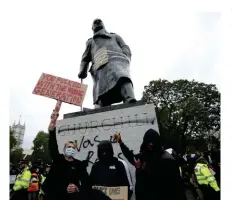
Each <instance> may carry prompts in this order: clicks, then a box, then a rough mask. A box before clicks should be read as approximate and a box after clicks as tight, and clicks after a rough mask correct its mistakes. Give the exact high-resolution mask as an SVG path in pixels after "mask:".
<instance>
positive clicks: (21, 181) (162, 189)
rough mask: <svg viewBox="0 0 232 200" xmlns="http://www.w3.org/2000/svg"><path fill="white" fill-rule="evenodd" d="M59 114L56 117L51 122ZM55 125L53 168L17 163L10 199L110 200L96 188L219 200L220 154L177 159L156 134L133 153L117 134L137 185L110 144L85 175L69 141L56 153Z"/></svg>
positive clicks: (139, 199) (142, 198)
mask: <svg viewBox="0 0 232 200" xmlns="http://www.w3.org/2000/svg"><path fill="white" fill-rule="evenodd" d="M53 117H55V118H57V116H54V115H52V118H53ZM55 129H56V127H55V125H50V126H49V149H50V154H51V158H52V163H51V165H47V166H46V167H45V170H43V167H42V166H41V165H40V162H38V163H36V164H33V165H32V166H28V164H27V162H26V161H25V160H21V161H20V162H19V167H20V168H19V170H17V169H16V168H15V167H14V166H13V165H11V167H10V175H16V178H15V181H14V182H12V184H11V185H10V190H11V193H10V199H11V200H39V199H40V200H93V199H94V200H98V199H99V200H107V199H108V200H110V198H109V197H108V196H106V195H105V194H104V193H103V192H102V191H100V190H97V189H93V186H106V187H119V186H127V188H128V200H130V199H131V198H132V195H133V192H135V199H136V200H152V199H157V200H159V199H160V200H197V199H199V200H219V199H220V188H219V185H220V153H219V154H218V153H217V154H216V153H214V151H212V149H210V148H209V149H208V151H207V152H200V151H199V150H196V151H195V152H190V151H187V152H186V154H185V155H178V154H177V153H176V152H175V150H174V149H167V150H164V148H163V145H162V140H161V137H160V135H159V133H157V132H156V131H155V130H153V129H149V130H148V131H146V132H145V134H144V137H143V141H142V142H141V147H140V151H139V153H138V154H134V153H133V151H132V150H130V149H129V148H128V147H127V146H126V144H125V143H124V142H123V138H122V137H121V135H120V134H115V135H114V139H115V141H117V142H118V144H119V146H120V148H121V150H122V153H123V155H124V156H125V158H126V159H127V160H128V162H130V164H131V165H132V166H133V167H134V168H135V178H136V183H135V186H133V183H132V178H131V176H132V175H133V174H131V172H130V170H129V167H128V165H127V163H126V162H125V161H124V160H121V159H119V158H116V157H114V151H113V147H112V144H111V142H110V141H107V140H105V141H101V142H100V143H99V145H98V149H97V156H98V161H97V162H95V163H94V164H93V166H92V169H91V172H90V174H88V172H87V164H86V162H85V161H80V160H78V159H75V158H74V157H75V154H76V153H77V151H76V144H75V142H73V141H68V142H67V143H66V144H65V145H64V149H63V151H64V154H60V153H59V151H58V144H57V140H56V130H55Z"/></svg>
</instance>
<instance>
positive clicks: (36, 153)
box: [31, 131, 51, 163]
mask: <svg viewBox="0 0 232 200" xmlns="http://www.w3.org/2000/svg"><path fill="white" fill-rule="evenodd" d="M48 140H49V135H48V133H45V132H44V131H40V132H38V133H37V135H36V137H35V139H34V140H33V144H34V146H33V147H32V149H33V153H32V155H31V160H32V162H37V161H38V160H39V159H41V160H42V161H43V163H50V162H51V158H50V153H49V148H48Z"/></svg>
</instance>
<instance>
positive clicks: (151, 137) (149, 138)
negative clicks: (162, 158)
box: [140, 129, 162, 155]
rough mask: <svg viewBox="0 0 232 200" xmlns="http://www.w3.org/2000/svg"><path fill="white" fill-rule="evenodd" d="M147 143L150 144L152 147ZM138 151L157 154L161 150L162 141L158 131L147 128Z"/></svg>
mask: <svg viewBox="0 0 232 200" xmlns="http://www.w3.org/2000/svg"><path fill="white" fill-rule="evenodd" d="M149 144H152V148H151V146H150V145H149ZM149 146H150V147H149ZM140 152H143V153H146V154H147V155H154V154H155V155H158V154H160V152H162V143H161V138H160V135H159V133H158V132H156V131H155V130H153V129H149V130H148V131H147V132H146V133H145V134H144V137H143V143H142V145H141V147H140Z"/></svg>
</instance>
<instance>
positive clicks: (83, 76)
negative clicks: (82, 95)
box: [78, 72, 87, 79]
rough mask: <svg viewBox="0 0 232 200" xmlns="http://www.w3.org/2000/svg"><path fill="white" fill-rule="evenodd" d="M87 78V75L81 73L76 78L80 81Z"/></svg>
mask: <svg viewBox="0 0 232 200" xmlns="http://www.w3.org/2000/svg"><path fill="white" fill-rule="evenodd" d="M86 77H87V73H85V72H84V73H83V72H80V73H79V74H78V78H80V79H85V78H86Z"/></svg>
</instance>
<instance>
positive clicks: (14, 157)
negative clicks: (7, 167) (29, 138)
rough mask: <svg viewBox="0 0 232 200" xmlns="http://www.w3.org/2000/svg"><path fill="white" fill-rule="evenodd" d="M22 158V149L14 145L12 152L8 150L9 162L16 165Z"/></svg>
mask: <svg viewBox="0 0 232 200" xmlns="http://www.w3.org/2000/svg"><path fill="white" fill-rule="evenodd" d="M22 158H23V149H22V148H20V147H16V148H15V149H14V150H13V151H12V152H10V162H11V163H13V164H14V165H16V166H17V165H18V162H19V161H20V159H22Z"/></svg>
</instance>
